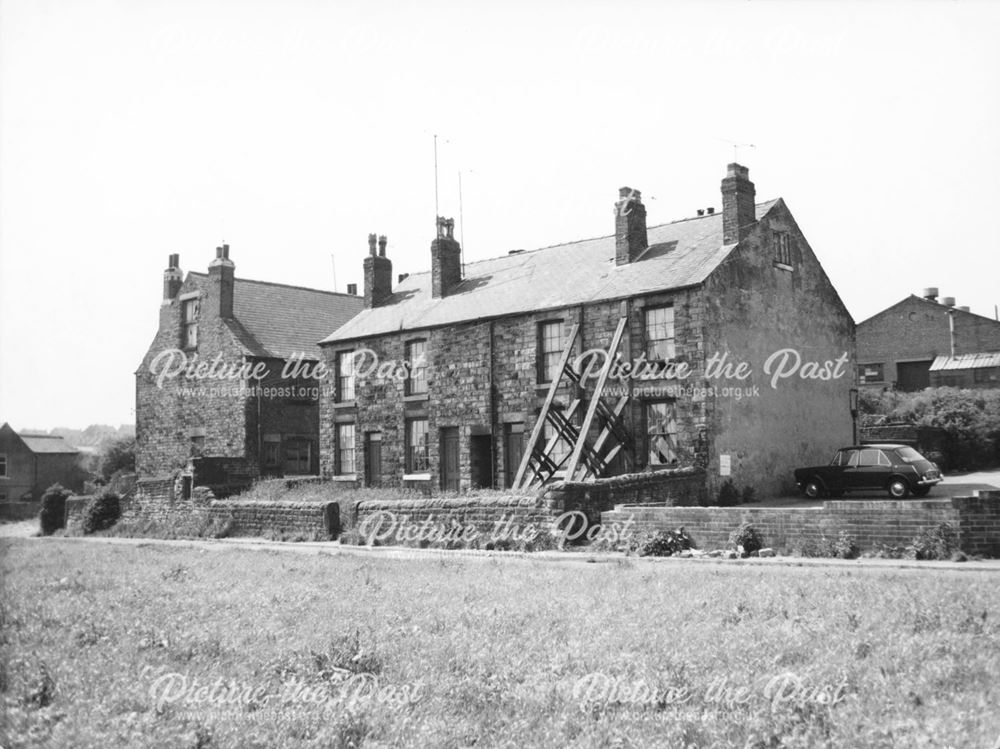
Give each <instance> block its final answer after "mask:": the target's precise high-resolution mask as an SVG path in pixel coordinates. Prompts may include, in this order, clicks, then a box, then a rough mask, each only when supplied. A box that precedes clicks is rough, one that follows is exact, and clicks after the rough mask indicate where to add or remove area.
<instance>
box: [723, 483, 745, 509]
mask: <svg viewBox="0 0 1000 749" xmlns="http://www.w3.org/2000/svg"><path fill="white" fill-rule="evenodd" d="M739 503H740V490H739V489H737V488H736V484H734V483H733V480H732V479H726V481H725V483H724V484H723V485H722V486H721V487H719V507H733V506H735V505H738V504H739Z"/></svg>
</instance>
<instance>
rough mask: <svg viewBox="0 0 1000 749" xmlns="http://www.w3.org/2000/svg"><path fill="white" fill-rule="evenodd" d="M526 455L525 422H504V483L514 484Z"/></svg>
mask: <svg viewBox="0 0 1000 749" xmlns="http://www.w3.org/2000/svg"><path fill="white" fill-rule="evenodd" d="M523 457H524V424H523V423H521V422H518V423H516V424H504V426H503V485H504V486H506V487H507V488H510V487H512V486H514V479H515V478H517V469H518V468H519V467H520V466H521V458H523Z"/></svg>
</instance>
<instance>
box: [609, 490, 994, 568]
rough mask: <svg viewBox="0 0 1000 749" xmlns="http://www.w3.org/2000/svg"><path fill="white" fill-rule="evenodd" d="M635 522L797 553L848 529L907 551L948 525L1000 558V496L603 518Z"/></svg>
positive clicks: (716, 543)
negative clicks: (750, 529) (751, 533)
mask: <svg viewBox="0 0 1000 749" xmlns="http://www.w3.org/2000/svg"><path fill="white" fill-rule="evenodd" d="M630 519H631V521H632V527H633V528H634V529H635V530H636V531H637V532H648V533H655V532H657V531H664V530H672V529H676V528H684V529H685V530H686V531H687V532H688V534H689V535H690V536H691V538H692V539H693V540H694V543H695V545H696V546H697V548H700V549H706V550H707V549H719V548H725V547H726V545H727V544H728V541H729V534H730V532H731V531H733V530H734V529H736V528H737V527H739V526H740V525H741V524H742V523H750V524H751V525H753V526H754V527H755V528H757V530H759V531H760V532H761V534H762V535H763V537H764V543H765V545H766V546H770V547H773V548H775V549H778V550H785V551H790V550H792V549H795V548H801V547H802V546H803V545H804V544H807V543H809V542H813V543H815V542H818V541H819V540H820V539H821V538H823V537H826V538H828V539H836V538H837V536H838V534H839V533H840V532H841V531H845V532H847V533H848V534H850V535H851V536H853V537H854V539H855V541H856V543H857V544H858V546H860V547H861V550H862V551H867V550H871V549H874V548H876V547H878V546H879V545H882V544H884V545H887V546H906V545H907V544H909V543H911V542H912V541H913V538H914V536H916V535H918V534H919V533H920V531H921V530H923V529H925V528H932V527H934V526H936V525H938V524H940V523H947V524H948V525H950V526H952V527H953V528H954V529H955V530H956V531H957V532H958V534H959V539H958V543H959V548H961V549H962V551H964V552H966V553H968V554H982V555H984V556H991V557H1000V492H997V491H991V492H977V496H974V497H954V498H952V499H924V500H916V501H913V500H910V501H883V500H877V501H864V500H855V501H851V500H838V501H827V502H824V503H823V506H822V507H808V508H786V507H746V506H743V507H643V506H639V505H632V506H628V505H620V506H617V507H616V508H615V509H614V510H612V511H610V512H603V513H601V520H602V522H603V523H625V522H628V521H629V520H630Z"/></svg>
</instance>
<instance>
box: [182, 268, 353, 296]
mask: <svg viewBox="0 0 1000 749" xmlns="http://www.w3.org/2000/svg"><path fill="white" fill-rule="evenodd" d="M188 275H190V276H198V277H200V278H208V274H207V273H202V272H201V271H200V270H189V271H188ZM233 280H235V281H240V282H242V283H256V284H260V285H261V286H280V287H281V288H284V289H298V290H299V291H311V292H313V293H316V294H328V295H330V296H342V297H346V298H347V299H360V298H361V297H360V296H358V295H357V294H348V293H347V292H346V291H327V290H326V289H314V288H312V287H310V286H299V285H297V284H291V283H279V282H277V281H259V280H257V279H256V278H242V277H240V276H236V277H235V278H234V279H233Z"/></svg>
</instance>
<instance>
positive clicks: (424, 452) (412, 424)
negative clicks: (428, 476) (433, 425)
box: [406, 419, 430, 473]
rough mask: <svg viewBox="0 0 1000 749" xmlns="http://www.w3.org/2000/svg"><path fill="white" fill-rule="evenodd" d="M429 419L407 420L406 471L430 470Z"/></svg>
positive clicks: (423, 471) (424, 471)
mask: <svg viewBox="0 0 1000 749" xmlns="http://www.w3.org/2000/svg"><path fill="white" fill-rule="evenodd" d="M428 444H429V443H428V441H427V419H409V420H407V422H406V472H407V473H426V472H427V471H428V470H430V456H429V454H428Z"/></svg>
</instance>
